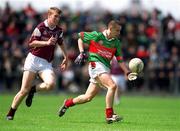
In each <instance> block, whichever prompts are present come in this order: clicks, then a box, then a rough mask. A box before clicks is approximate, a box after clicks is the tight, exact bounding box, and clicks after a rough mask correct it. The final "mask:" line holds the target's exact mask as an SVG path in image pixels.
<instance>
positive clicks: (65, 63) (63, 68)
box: [60, 58, 68, 71]
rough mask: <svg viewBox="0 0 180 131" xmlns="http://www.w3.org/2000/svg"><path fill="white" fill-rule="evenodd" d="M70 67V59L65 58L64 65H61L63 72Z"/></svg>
mask: <svg viewBox="0 0 180 131" xmlns="http://www.w3.org/2000/svg"><path fill="white" fill-rule="evenodd" d="M67 67H68V59H67V58H64V59H63V61H62V63H61V64H60V68H61V70H62V71H64V70H66V69H67Z"/></svg>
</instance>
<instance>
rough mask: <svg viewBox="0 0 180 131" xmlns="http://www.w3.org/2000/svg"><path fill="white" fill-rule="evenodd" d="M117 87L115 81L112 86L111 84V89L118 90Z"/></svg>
mask: <svg viewBox="0 0 180 131" xmlns="http://www.w3.org/2000/svg"><path fill="white" fill-rule="evenodd" d="M116 88H117V86H116V84H115V83H113V84H111V86H110V89H111V90H113V91H115V90H116Z"/></svg>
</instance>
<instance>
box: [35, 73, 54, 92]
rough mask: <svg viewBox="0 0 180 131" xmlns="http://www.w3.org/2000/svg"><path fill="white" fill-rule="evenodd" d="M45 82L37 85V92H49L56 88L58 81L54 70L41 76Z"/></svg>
mask: <svg viewBox="0 0 180 131" xmlns="http://www.w3.org/2000/svg"><path fill="white" fill-rule="evenodd" d="M39 76H40V77H41V78H42V80H43V82H42V83H40V84H38V85H36V91H48V90H52V89H53V88H54V87H55V84H56V79H55V74H54V71H53V70H45V71H43V72H41V73H40V74H39Z"/></svg>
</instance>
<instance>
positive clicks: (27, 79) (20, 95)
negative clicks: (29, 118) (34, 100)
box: [7, 71, 36, 120]
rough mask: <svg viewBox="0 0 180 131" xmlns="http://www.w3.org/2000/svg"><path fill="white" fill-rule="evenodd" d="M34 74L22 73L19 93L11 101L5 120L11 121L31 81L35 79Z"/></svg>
mask: <svg viewBox="0 0 180 131" xmlns="http://www.w3.org/2000/svg"><path fill="white" fill-rule="evenodd" d="M35 75H36V74H35V73H33V72H30V71H24V73H23V78H22V85H21V89H20V91H19V92H18V93H17V94H16V96H15V97H14V99H13V102H12V105H11V108H10V110H9V112H8V114H7V120H13V118H14V115H15V111H16V109H17V108H18V106H19V105H20V103H21V102H22V100H23V98H24V97H25V96H26V95H27V93H28V92H29V90H30V88H31V84H32V81H33V80H34V78H35Z"/></svg>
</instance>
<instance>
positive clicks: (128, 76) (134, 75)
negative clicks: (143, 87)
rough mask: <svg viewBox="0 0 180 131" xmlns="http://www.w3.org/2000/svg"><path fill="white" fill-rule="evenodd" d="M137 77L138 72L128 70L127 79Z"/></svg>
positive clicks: (130, 79)
mask: <svg viewBox="0 0 180 131" xmlns="http://www.w3.org/2000/svg"><path fill="white" fill-rule="evenodd" d="M137 77H138V74H137V73H135V72H130V73H128V74H127V78H128V80H129V81H134V80H136V79H137Z"/></svg>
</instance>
